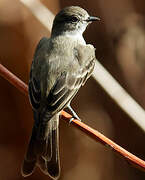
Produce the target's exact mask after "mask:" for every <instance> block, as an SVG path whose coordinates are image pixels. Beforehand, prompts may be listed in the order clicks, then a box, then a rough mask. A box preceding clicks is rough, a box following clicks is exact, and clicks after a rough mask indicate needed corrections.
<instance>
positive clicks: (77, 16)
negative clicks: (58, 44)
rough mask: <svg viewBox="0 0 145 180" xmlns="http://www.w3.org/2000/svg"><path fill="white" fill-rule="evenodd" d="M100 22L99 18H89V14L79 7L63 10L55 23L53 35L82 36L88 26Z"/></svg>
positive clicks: (56, 17)
mask: <svg viewBox="0 0 145 180" xmlns="http://www.w3.org/2000/svg"><path fill="white" fill-rule="evenodd" d="M96 20H100V19H99V18H98V17H93V16H89V14H88V12H87V11H86V10H84V9H82V8H80V7H78V6H70V7H66V8H64V9H62V10H61V11H60V12H59V13H58V14H57V15H56V16H55V19H54V22H53V28H52V35H60V34H64V33H68V34H76V33H79V34H82V33H83V32H84V31H85V29H86V27H87V25H88V24H90V23H91V22H92V21H96Z"/></svg>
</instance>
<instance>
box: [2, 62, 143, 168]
mask: <svg viewBox="0 0 145 180" xmlns="http://www.w3.org/2000/svg"><path fill="white" fill-rule="evenodd" d="M0 75H1V76H2V77H3V78H5V79H6V80H8V81H9V82H10V83H11V84H12V85H13V86H15V87H16V88H17V89H19V90H20V91H21V92H22V93H24V94H25V95H27V94H28V86H27V85H26V84H25V83H24V82H23V81H21V80H20V79H19V78H17V77H16V76H15V75H14V74H12V73H11V72H10V71H8V70H7V69H6V68H5V67H4V66H3V65H2V64H0ZM61 115H62V118H63V119H64V120H65V121H66V122H68V123H69V122H70V118H71V117H72V116H71V115H70V114H68V113H67V112H65V111H62V112H61ZM71 124H72V125H74V126H75V127H76V128H78V129H79V130H81V131H82V132H83V133H85V134H86V135H88V136H89V137H91V138H92V139H94V140H95V141H97V142H100V143H101V144H103V145H105V146H106V147H110V148H111V149H112V150H114V151H115V152H117V153H118V154H120V155H121V156H123V157H124V158H125V159H126V160H127V161H128V162H130V163H131V164H133V165H135V166H136V167H138V168H139V169H143V170H145V161H143V160H141V159H140V158H138V157H136V156H135V155H133V154H131V153H130V152H128V151H127V150H125V149H123V148H122V147H120V146H119V145H117V144H116V143H114V142H113V141H111V140H110V139H108V138H107V137H105V136H104V135H103V134H101V133H100V132H98V131H96V130H94V129H92V128H91V127H89V126H87V125H86V124H84V123H82V122H80V121H78V120H77V119H75V120H72V121H71Z"/></svg>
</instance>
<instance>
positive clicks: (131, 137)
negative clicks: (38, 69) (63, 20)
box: [0, 0, 145, 180]
mask: <svg viewBox="0 0 145 180" xmlns="http://www.w3.org/2000/svg"><path fill="white" fill-rule="evenodd" d="M41 2H42V3H43V4H44V5H45V6H46V7H48V8H49V9H50V10H51V11H52V12H53V13H54V14H56V13H57V12H58V11H59V10H60V9H61V8H63V7H65V6H69V5H79V6H81V7H83V8H85V9H86V10H88V12H89V13H90V14H91V15H96V16H99V17H100V18H101V22H99V23H94V24H92V25H91V26H90V27H89V28H88V29H87V31H86V32H85V34H84V37H85V39H86V40H87V42H88V43H91V44H93V45H94V46H95V47H96V56H97V58H98V60H99V61H100V62H101V63H102V64H103V65H104V66H105V67H106V68H107V69H108V70H109V72H110V73H111V74H112V75H113V76H114V77H115V78H116V79H117V80H118V81H119V82H120V84H121V85H122V86H123V87H124V88H125V89H126V90H127V91H128V92H129V93H130V94H131V95H132V96H133V97H134V98H135V99H136V100H137V101H138V102H139V103H140V104H141V105H142V107H144V108H145V96H144V94H145V27H144V22H145V16H144V15H145V14H144V13H145V2H144V1H143V0H140V1H131V0H117V1H116V0H110V1H105V0H98V1H95V0H78V1H75V0H70V1H68V0H61V1H58V0H54V1H51V0H43V1H41ZM49 35H50V33H49V32H48V30H47V29H46V28H45V27H44V26H43V25H42V24H40V22H39V21H38V20H37V19H36V18H35V17H34V16H33V15H32V14H31V12H30V11H29V10H28V9H27V8H26V7H24V5H23V4H21V2H20V1H17V0H13V1H9V0H0V62H1V63H2V64H3V65H5V66H6V67H7V68H8V69H9V70H11V71H12V72H13V73H15V74H16V75H17V76H18V77H19V78H21V79H22V80H23V81H24V82H26V83H27V82H28V78H29V70H30V65H31V62H32V59H33V53H34V50H35V47H36V45H37V43H38V41H39V40H40V38H41V37H43V36H48V37H49ZM73 107H74V109H75V110H76V112H77V113H78V114H79V115H80V117H81V118H82V119H83V121H85V122H86V123H87V124H89V125H90V126H91V127H93V128H96V129H97V130H99V131H100V132H102V133H103V134H104V135H106V136H108V137H109V138H111V139H113V140H114V141H116V142H117V143H118V144H120V145H121V146H123V147H124V148H126V149H127V150H129V151H130V152H132V153H134V154H136V155H137V156H139V157H140V158H142V159H145V145H144V138H145V134H144V132H142V131H141V130H140V129H139V128H138V127H137V126H136V125H135V124H134V123H133V121H132V120H131V119H130V118H129V117H128V116H127V115H126V114H125V113H124V112H122V110H120V108H119V107H118V106H117V105H116V104H115V103H114V102H113V101H112V100H111V99H110V98H109V97H108V95H107V94H106V93H105V92H104V91H103V89H102V88H101V87H100V86H99V85H98V84H96V82H95V81H94V80H93V79H90V80H89V81H88V83H87V84H86V85H85V87H83V88H82V89H81V90H80V91H79V93H78V94H77V96H76V97H75V99H74V101H73ZM32 123H33V118H32V111H31V107H30V105H29V102H28V99H27V98H26V97H25V96H24V95H23V94H21V93H20V92H19V91H18V90H17V89H15V88H14V87H12V86H11V85H10V84H9V83H8V82H7V81H5V80H4V79H2V78H1V77H0V180H22V179H24V178H23V177H22V176H21V173H20V168H21V163H22V161H23V157H24V154H25V151H26V148H27V144H28V140H29V137H30V134H31V128H32ZM60 151H61V167H62V173H61V179H62V180H143V179H145V173H143V172H142V171H139V170H137V169H135V168H133V167H132V166H130V165H128V164H127V162H125V161H124V160H123V159H122V158H120V157H119V156H117V155H116V154H114V153H113V152H112V151H109V150H108V149H106V148H105V147H103V146H102V145H100V144H97V143H94V141H92V140H91V139H89V138H88V137H86V136H85V135H84V134H82V133H80V132H79V131H78V130H76V129H74V128H72V127H71V126H69V125H68V124H65V123H64V122H61V123H60ZM27 179H28V180H40V179H41V180H46V179H49V178H48V177H47V176H45V175H43V174H42V173H41V172H40V171H39V170H38V169H37V170H36V171H35V173H34V174H33V175H32V176H30V177H28V178H27Z"/></svg>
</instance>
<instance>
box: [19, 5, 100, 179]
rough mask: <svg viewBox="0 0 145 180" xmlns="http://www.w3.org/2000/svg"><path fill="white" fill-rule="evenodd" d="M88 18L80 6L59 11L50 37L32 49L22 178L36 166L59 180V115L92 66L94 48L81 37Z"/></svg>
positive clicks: (88, 20)
mask: <svg viewBox="0 0 145 180" xmlns="http://www.w3.org/2000/svg"><path fill="white" fill-rule="evenodd" d="M89 18H90V16H89V15H88V13H87V12H86V11H85V10H84V9H82V8H80V7H77V6H71V7H67V8H65V9H63V10H62V11H60V13H58V15H56V17H55V20H54V24H53V28H52V34H51V37H50V38H42V39H41V40H40V42H39V44H38V46H37V48H36V51H35V55H34V60H33V62H32V66H31V72H30V80H29V98H30V102H31V105H32V108H33V112H34V121H35V123H34V126H33V130H32V136H31V139H30V142H29V146H28V150H27V153H26V156H25V159H24V163H23V166H22V174H23V176H28V175H30V174H31V173H32V172H33V170H34V168H35V166H38V167H40V169H41V170H42V171H43V172H44V173H45V174H47V175H49V176H50V177H51V178H53V179H58V178H59V175H60V162H59V143H58V141H59V137H58V125H59V113H60V112H61V110H63V109H64V108H65V107H67V105H68V104H69V103H70V102H71V100H72V99H73V97H74V96H75V95H76V93H77V92H78V90H79V88H80V87H81V86H82V85H84V84H85V82H86V80H87V79H88V78H89V77H90V75H91V73H92V71H93V68H94V64H95V49H94V47H93V46H92V45H89V44H88V45H87V44H86V43H85V41H84V39H83V37H82V33H83V32H84V30H85V28H86V27H87V25H88V24H89V22H90V21H93V18H92V20H90V19H89ZM94 20H95V18H94ZM96 20H97V18H96Z"/></svg>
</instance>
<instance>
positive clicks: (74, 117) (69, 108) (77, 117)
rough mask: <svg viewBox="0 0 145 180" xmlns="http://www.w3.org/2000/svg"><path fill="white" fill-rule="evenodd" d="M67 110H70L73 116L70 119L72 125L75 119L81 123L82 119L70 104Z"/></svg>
mask: <svg viewBox="0 0 145 180" xmlns="http://www.w3.org/2000/svg"><path fill="white" fill-rule="evenodd" d="M66 108H67V109H68V110H69V112H70V114H71V115H72V118H70V123H71V121H72V120H73V119H77V120H79V121H81V119H80V118H79V116H78V115H77V113H76V112H75V111H74V110H73V109H72V107H71V105H70V104H68V105H67V107H66Z"/></svg>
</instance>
